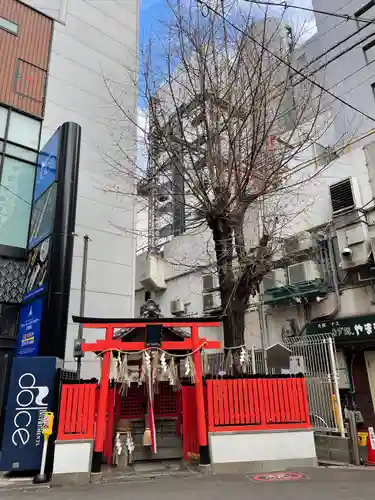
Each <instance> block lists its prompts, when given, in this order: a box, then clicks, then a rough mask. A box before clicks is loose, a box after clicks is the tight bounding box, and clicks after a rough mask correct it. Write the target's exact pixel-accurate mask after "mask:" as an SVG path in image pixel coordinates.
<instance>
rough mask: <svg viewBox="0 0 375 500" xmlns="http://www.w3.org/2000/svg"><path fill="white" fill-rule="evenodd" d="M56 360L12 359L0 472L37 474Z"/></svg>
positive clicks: (51, 403) (52, 390) (42, 358)
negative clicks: (30, 471) (12, 471)
mask: <svg viewBox="0 0 375 500" xmlns="http://www.w3.org/2000/svg"><path fill="white" fill-rule="evenodd" d="M56 366H57V359H56V358H50V357H20V358H15V359H14V361H13V366H12V374H11V380H10V386H9V387H10V389H9V394H8V404H7V408H6V412H5V425H4V436H3V443H2V449H1V460H0V470H7V471H11V470H19V471H28V470H37V469H38V468H39V467H40V462H41V457H42V450H43V425H44V420H45V416H46V413H47V412H48V411H49V410H53V408H52V406H53V396H54V389H55V378H56Z"/></svg>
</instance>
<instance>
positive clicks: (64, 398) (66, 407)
mask: <svg viewBox="0 0 375 500" xmlns="http://www.w3.org/2000/svg"><path fill="white" fill-rule="evenodd" d="M96 388H97V385H96V384H66V385H63V386H62V388H61V399H60V413H59V426H58V431H57V439H58V440H61V441H70V440H73V439H94V430H95V394H96Z"/></svg>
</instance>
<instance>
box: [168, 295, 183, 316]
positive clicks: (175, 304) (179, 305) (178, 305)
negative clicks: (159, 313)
mask: <svg viewBox="0 0 375 500" xmlns="http://www.w3.org/2000/svg"><path fill="white" fill-rule="evenodd" d="M170 311H171V314H176V315H177V314H181V313H184V312H185V304H184V303H183V301H182V300H181V299H175V300H171V302H170Z"/></svg>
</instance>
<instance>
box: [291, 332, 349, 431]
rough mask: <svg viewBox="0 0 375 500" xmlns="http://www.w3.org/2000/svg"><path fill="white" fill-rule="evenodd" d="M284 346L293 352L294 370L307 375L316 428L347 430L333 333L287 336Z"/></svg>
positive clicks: (313, 420) (312, 417)
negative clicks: (341, 406)
mask: <svg viewBox="0 0 375 500" xmlns="http://www.w3.org/2000/svg"><path fill="white" fill-rule="evenodd" d="M284 345H285V346H286V347H288V349H290V351H291V353H290V368H291V371H292V372H294V373H298V372H301V373H303V374H304V375H305V378H306V385H307V394H308V400H309V412H310V419H311V423H312V425H313V428H314V430H317V431H323V432H338V431H340V432H343V422H342V413H341V408H340V400H339V394H338V385H337V382H338V370H337V358H336V348H335V342H334V339H333V338H332V337H331V336H329V335H313V336H303V337H297V338H294V337H293V338H289V339H285V340H284Z"/></svg>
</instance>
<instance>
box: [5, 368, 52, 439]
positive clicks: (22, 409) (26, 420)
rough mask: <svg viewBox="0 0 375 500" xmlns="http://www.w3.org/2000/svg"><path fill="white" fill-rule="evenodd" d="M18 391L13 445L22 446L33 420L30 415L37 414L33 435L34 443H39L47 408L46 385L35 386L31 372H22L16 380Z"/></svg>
mask: <svg viewBox="0 0 375 500" xmlns="http://www.w3.org/2000/svg"><path fill="white" fill-rule="evenodd" d="M18 387H19V392H18V394H17V397H16V403H17V407H16V412H17V413H16V414H15V416H14V419H13V423H14V427H15V430H14V432H13V434H12V443H13V444H14V446H24V445H26V444H27V443H28V442H29V440H30V431H29V429H28V428H29V426H30V424H31V423H32V422H33V420H34V419H33V417H32V415H33V414H34V413H35V412H37V414H38V427H37V432H36V437H35V445H36V446H39V445H40V436H41V433H42V428H43V422H44V417H45V414H46V412H47V409H48V404H47V403H45V402H44V401H45V398H46V397H47V396H48V394H49V388H48V387H46V386H42V387H40V386H39V387H38V386H36V378H35V376H34V375H33V374H32V373H24V374H23V375H21V377H20V378H19V380H18Z"/></svg>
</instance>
